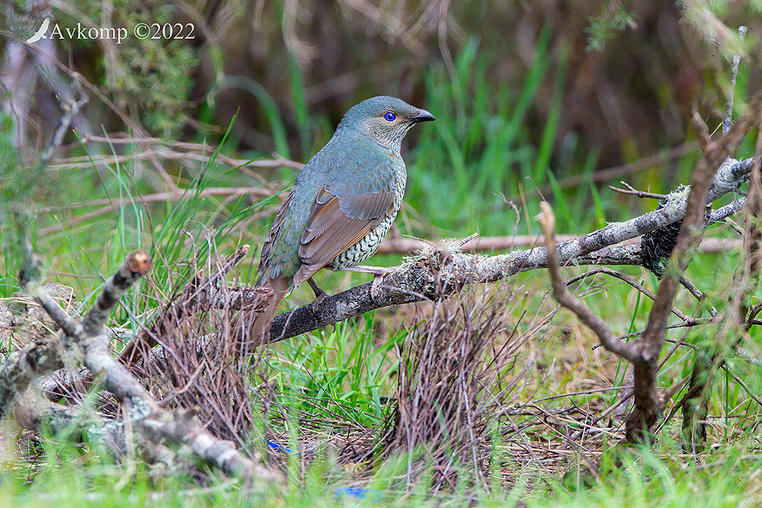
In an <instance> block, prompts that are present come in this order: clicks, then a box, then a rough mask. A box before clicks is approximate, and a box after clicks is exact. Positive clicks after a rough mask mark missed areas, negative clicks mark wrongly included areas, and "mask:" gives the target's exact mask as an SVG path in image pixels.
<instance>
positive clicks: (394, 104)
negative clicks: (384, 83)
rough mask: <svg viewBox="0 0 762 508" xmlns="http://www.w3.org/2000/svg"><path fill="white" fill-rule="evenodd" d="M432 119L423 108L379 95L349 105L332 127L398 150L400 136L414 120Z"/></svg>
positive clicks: (401, 137)
mask: <svg viewBox="0 0 762 508" xmlns="http://www.w3.org/2000/svg"><path fill="white" fill-rule="evenodd" d="M431 120H434V115H432V114H431V113H429V112H428V111H426V110H425V109H420V108H416V107H415V106H411V105H410V104H408V103H407V102H405V101H403V100H402V99H398V98H396V97H389V96H386V95H380V96H378V97H371V98H370V99H365V100H364V101H362V102H360V103H359V104H356V105H354V106H352V107H351V108H350V109H349V111H347V113H346V114H345V115H344V118H342V120H341V123H339V126H338V127H337V128H336V133H337V134H338V133H340V132H343V131H345V130H349V131H352V132H356V133H361V134H364V135H365V136H368V137H369V138H371V139H372V140H373V141H375V142H377V143H378V144H380V145H381V146H383V147H384V148H388V149H390V150H392V151H393V152H394V153H399V151H400V145H401V144H402V139H403V138H404V137H405V134H407V131H408V130H410V127H412V126H413V125H415V124H416V123H418V122H428V121H431Z"/></svg>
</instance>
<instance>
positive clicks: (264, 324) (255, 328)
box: [251, 277, 290, 343]
mask: <svg viewBox="0 0 762 508" xmlns="http://www.w3.org/2000/svg"><path fill="white" fill-rule="evenodd" d="M257 287H264V288H269V289H271V290H272V292H273V294H272V297H271V298H270V301H269V302H268V303H267V306H266V307H265V310H264V312H262V313H261V314H259V315H258V316H257V317H256V319H255V320H254V323H253V324H252V329H251V331H252V338H254V339H255V340H260V341H261V342H262V343H265V342H269V341H270V337H269V334H270V323H271V322H272V320H273V318H274V317H275V311H277V310H278V304H280V302H281V300H283V298H284V297H285V296H286V295H287V294H288V292H289V289H290V284H289V280H288V278H287V277H278V278H277V279H264V278H262V279H260V280H259V281H257Z"/></svg>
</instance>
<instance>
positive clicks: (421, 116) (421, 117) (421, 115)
mask: <svg viewBox="0 0 762 508" xmlns="http://www.w3.org/2000/svg"><path fill="white" fill-rule="evenodd" d="M433 120H436V118H435V117H434V115H432V114H431V113H429V112H428V111H426V110H425V109H419V110H418V114H416V115H415V116H414V117H413V118H411V119H410V121H411V122H413V123H418V122H431V121H433Z"/></svg>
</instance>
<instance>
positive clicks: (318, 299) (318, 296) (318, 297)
mask: <svg viewBox="0 0 762 508" xmlns="http://www.w3.org/2000/svg"><path fill="white" fill-rule="evenodd" d="M307 284H309V285H310V287H311V288H312V292H313V293H315V300H313V302H312V303H311V304H310V309H311V310H312V313H313V314H317V311H318V308H319V307H320V304H321V303H323V300H325V298H326V297H327V296H328V293H326V292H325V291H323V290H322V289H320V286H318V285H317V284H316V283H315V281H314V280H312V278H311V277H310V278H309V279H307Z"/></svg>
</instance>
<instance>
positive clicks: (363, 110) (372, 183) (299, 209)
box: [257, 96, 434, 321]
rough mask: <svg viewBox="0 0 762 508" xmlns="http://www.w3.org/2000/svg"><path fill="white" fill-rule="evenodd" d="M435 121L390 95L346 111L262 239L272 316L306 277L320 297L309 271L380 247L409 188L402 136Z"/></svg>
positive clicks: (355, 259)
mask: <svg viewBox="0 0 762 508" xmlns="http://www.w3.org/2000/svg"><path fill="white" fill-rule="evenodd" d="M430 120H434V115H432V114H431V113H429V112H428V111H426V110H424V109H420V108H416V107H415V106H411V105H410V104H408V103H406V102H405V101H403V100H402V99H398V98H396V97H387V96H379V97H372V98H370V99H366V100H364V101H362V102H360V103H359V104H357V105H355V106H353V107H352V108H350V109H349V111H347V113H346V114H345V115H344V118H342V120H341V122H340V123H339V125H338V127H336V132H334V134H333V137H332V138H331V139H330V141H328V143H327V144H326V145H325V146H324V147H323V148H322V149H321V150H320V151H319V152H318V153H316V154H315V156H314V157H312V159H310V161H309V162H308V163H307V164H306V165H305V166H304V169H303V170H302V172H301V174H300V175H299V177H298V178H297V179H296V182H295V183H294V187H293V189H292V190H291V193H290V194H289V195H288V197H287V198H286V200H285V201H284V202H283V204H282V205H281V207H280V210H279V211H278V214H277V215H276V216H275V220H274V221H273V224H272V226H271V227H270V231H269V233H268V234H267V237H266V238H265V242H264V246H263V247H262V254H261V257H260V261H259V273H258V277H259V278H258V280H257V287H268V288H270V289H272V291H273V293H274V297H273V299H272V300H271V303H270V305H268V310H267V311H266V313H265V315H266V316H268V319H267V321H269V320H270V319H271V318H272V316H273V315H274V313H275V308H276V307H277V306H278V303H279V302H280V301H281V300H282V299H283V297H284V296H285V295H286V294H287V293H288V292H289V291H290V290H292V289H293V288H295V287H296V286H298V285H300V284H301V283H303V282H305V281H307V282H308V283H309V284H310V287H312V289H313V291H314V292H315V296H316V298H317V300H318V301H319V300H320V299H321V298H322V297H323V296H324V294H325V293H324V292H323V291H322V290H321V289H320V288H319V287H318V286H317V284H315V282H314V281H313V280H312V276H313V275H315V273H317V272H318V271H319V270H320V269H321V268H330V269H332V270H347V269H349V270H351V269H352V268H355V270H357V269H358V268H360V267H357V266H356V265H357V264H358V263H360V262H362V261H364V260H365V259H367V258H368V257H370V256H371V255H372V254H373V253H374V252H375V251H376V249H378V246H379V245H380V244H381V241H382V240H383V239H384V236H386V234H387V233H388V232H389V228H390V227H391V225H392V222H393V221H394V218H395V217H396V216H397V212H398V211H399V209H400V206H401V205H402V196H403V195H404V193H405V183H406V179H407V171H406V169H405V162H404V161H403V160H402V156H401V155H400V148H401V144H402V139H403V138H404V137H405V134H407V131H408V130H410V128H411V127H412V126H413V125H415V124H416V123H418V122H426V121H430ZM359 271H369V272H371V273H376V274H379V273H381V270H379V271H376V270H372V269H360V270H359Z"/></svg>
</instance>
